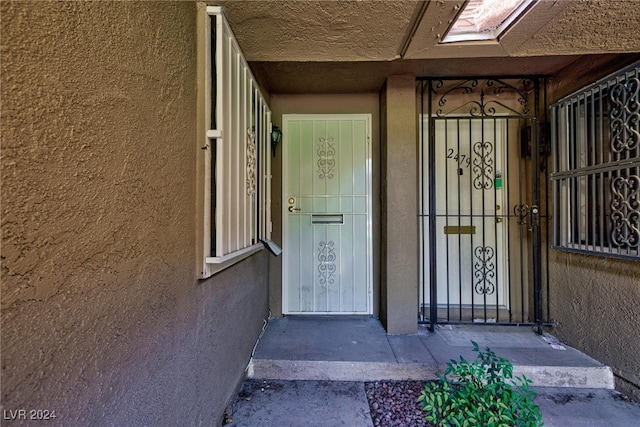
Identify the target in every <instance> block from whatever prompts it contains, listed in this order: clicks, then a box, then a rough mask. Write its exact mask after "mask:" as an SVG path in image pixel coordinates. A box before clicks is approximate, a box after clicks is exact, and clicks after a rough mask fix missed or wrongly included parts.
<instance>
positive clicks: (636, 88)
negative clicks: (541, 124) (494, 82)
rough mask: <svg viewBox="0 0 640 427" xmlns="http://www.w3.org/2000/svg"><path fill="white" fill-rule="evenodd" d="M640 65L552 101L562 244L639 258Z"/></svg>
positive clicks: (558, 242) (557, 244)
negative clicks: (553, 102) (555, 101)
mask: <svg viewBox="0 0 640 427" xmlns="http://www.w3.org/2000/svg"><path fill="white" fill-rule="evenodd" d="M639 70H640V62H638V63H635V64H633V65H632V66H630V67H627V68H625V69H623V70H621V71H619V72H617V73H615V74H613V75H610V76H608V77H606V78H604V79H602V80H600V81H598V82H596V83H594V84H592V85H590V86H588V87H586V88H584V89H582V90H580V91H578V92H576V93H573V94H571V95H569V96H567V97H565V98H563V99H561V100H560V101H558V102H557V103H555V104H553V105H552V106H551V115H552V156H553V170H552V173H551V182H552V188H553V202H554V207H553V220H554V233H553V247H554V248H556V249H563V250H569V251H576V252H584V253H597V254H601V255H607V256H614V257H621V258H629V259H640V253H639V250H638V249H639V244H640V79H639Z"/></svg>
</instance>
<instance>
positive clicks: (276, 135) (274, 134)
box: [271, 125, 282, 157]
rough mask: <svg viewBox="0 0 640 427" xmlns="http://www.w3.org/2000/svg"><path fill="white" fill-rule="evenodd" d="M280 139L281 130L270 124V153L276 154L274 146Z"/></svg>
mask: <svg viewBox="0 0 640 427" xmlns="http://www.w3.org/2000/svg"><path fill="white" fill-rule="evenodd" d="M281 139H282V131H281V130H280V128H279V127H278V126H276V125H273V126H271V153H272V154H273V157H275V156H276V147H277V146H278V143H279V142H280V140H281Z"/></svg>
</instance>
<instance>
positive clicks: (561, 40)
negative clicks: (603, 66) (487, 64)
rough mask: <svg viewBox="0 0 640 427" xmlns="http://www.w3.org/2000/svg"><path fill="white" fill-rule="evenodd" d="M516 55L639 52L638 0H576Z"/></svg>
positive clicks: (639, 9)
mask: <svg viewBox="0 0 640 427" xmlns="http://www.w3.org/2000/svg"><path fill="white" fill-rule="evenodd" d="M566 4H567V6H566V7H565V8H564V10H563V13H562V14H560V15H558V16H556V17H555V18H554V19H553V20H551V22H549V23H547V25H545V26H544V27H543V28H541V29H540V31H538V32H537V33H536V34H534V35H533V37H531V38H530V39H529V40H528V41H527V42H525V43H523V44H522V45H521V46H520V47H519V48H518V49H517V50H516V51H515V52H514V56H531V55H544V54H545V53H552V54H554V55H562V54H568V53H571V54H575V53H581V54H586V53H607V52H638V51H640V38H639V37H638V33H637V28H638V24H639V23H640V8H638V4H637V2H635V1H609V0H573V1H570V2H566Z"/></svg>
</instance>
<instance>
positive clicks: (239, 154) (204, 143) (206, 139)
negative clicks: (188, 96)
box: [196, 3, 271, 278]
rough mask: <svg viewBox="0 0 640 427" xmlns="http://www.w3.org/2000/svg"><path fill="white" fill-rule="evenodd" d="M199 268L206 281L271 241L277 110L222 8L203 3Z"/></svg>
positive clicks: (200, 30) (200, 10) (200, 19)
mask: <svg viewBox="0 0 640 427" xmlns="http://www.w3.org/2000/svg"><path fill="white" fill-rule="evenodd" d="M198 22H199V28H198V129H199V131H198V142H199V143H198V163H197V168H196V173H197V179H198V180H197V195H198V197H197V219H196V224H197V232H196V235H197V264H198V271H199V277H200V278H207V277H210V276H211V275H213V274H215V273H216V272H218V271H220V270H223V269H224V268H227V267H229V266H230V265H233V264H235V263H237V262H238V261H241V260H242V259H244V258H246V257H248V256H250V255H251V254H253V253H255V252H257V251H259V250H261V249H263V248H264V246H263V244H262V241H265V240H269V239H270V237H271V150H270V145H271V144H270V141H271V138H270V135H271V110H270V108H269V106H268V105H267V102H266V100H265V97H264V96H263V95H262V92H261V91H260V89H259V87H258V84H257V82H256V79H255V78H254V76H253V74H252V73H251V70H250V69H249V65H248V64H247V62H246V60H245V58H244V56H243V54H242V51H241V50H240V47H239V46H238V43H237V41H236V39H235V37H234V35H233V32H232V31H231V28H230V26H229V24H228V22H227V20H226V18H225V17H224V14H223V11H222V8H221V7H213V6H206V5H205V4H204V3H198Z"/></svg>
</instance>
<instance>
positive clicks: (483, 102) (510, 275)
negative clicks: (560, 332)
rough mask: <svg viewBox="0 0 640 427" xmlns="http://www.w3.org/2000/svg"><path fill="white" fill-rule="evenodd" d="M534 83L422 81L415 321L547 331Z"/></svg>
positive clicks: (542, 180)
mask: <svg viewBox="0 0 640 427" xmlns="http://www.w3.org/2000/svg"><path fill="white" fill-rule="evenodd" d="M543 81H544V79H542V78H505V79H500V78H475V79H474V78H469V79H450V80H444V79H423V80H422V81H421V84H420V85H419V96H420V98H421V105H422V111H421V115H420V118H421V120H420V121H421V136H420V152H421V167H420V171H421V178H420V183H419V184H420V212H419V216H420V218H421V221H420V225H421V233H420V236H421V245H420V248H421V249H420V259H421V263H420V277H421V286H420V288H419V289H420V292H419V307H418V316H419V319H420V321H421V322H423V323H429V324H430V325H431V326H432V327H433V326H434V325H435V324H443V323H445V324H446V323H480V324H514V323H516V324H536V325H538V326H542V324H543V323H548V321H549V320H548V319H549V299H548V278H547V277H546V274H547V273H546V271H547V268H546V262H547V255H546V248H543V246H542V243H541V242H542V237H543V235H545V233H547V232H548V231H547V230H548V227H547V221H548V216H547V215H546V212H547V208H546V205H547V203H546V188H547V184H546V177H545V175H544V174H542V173H541V172H543V171H544V169H545V161H546V157H547V152H546V148H545V145H544V144H543V142H542V139H541V129H543V127H544V126H543V125H542V124H541V120H540V117H539V116H538V115H537V114H536V112H542V113H541V114H542V116H541V117H542V119H543V120H544V108H542V107H541V97H540V83H541V82H543ZM545 238H546V235H545Z"/></svg>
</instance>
